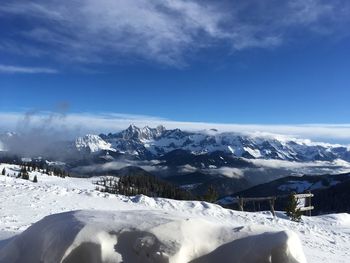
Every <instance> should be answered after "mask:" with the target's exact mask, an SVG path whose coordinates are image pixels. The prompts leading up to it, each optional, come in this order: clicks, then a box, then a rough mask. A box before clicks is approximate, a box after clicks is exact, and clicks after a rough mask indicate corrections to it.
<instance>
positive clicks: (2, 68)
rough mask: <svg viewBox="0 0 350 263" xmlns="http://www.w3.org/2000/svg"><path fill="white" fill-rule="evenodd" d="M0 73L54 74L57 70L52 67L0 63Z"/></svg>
mask: <svg viewBox="0 0 350 263" xmlns="http://www.w3.org/2000/svg"><path fill="white" fill-rule="evenodd" d="M0 73H23V74H39V73H44V74H55V73H58V71H57V70H56V69H52V68H37V67H20V66H9V65H1V64H0Z"/></svg>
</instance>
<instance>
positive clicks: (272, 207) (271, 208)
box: [269, 198, 276, 217]
mask: <svg viewBox="0 0 350 263" xmlns="http://www.w3.org/2000/svg"><path fill="white" fill-rule="evenodd" d="M275 199H276V198H271V199H270V200H269V202H270V210H271V213H272V214H273V216H274V217H275V216H276V213H275Z"/></svg>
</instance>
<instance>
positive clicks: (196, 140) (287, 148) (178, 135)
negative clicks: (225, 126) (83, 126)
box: [74, 125, 350, 162]
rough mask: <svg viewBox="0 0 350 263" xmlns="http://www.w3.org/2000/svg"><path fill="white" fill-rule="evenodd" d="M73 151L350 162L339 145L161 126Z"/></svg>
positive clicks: (87, 142) (80, 143) (84, 142)
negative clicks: (192, 130)
mask: <svg viewBox="0 0 350 263" xmlns="http://www.w3.org/2000/svg"><path fill="white" fill-rule="evenodd" d="M74 147H75V148H76V150H77V151H79V152H81V151H84V152H90V153H96V152H99V151H111V152H119V153H123V154H129V155H133V156H137V157H138V158H140V159H147V158H156V159H157V158H159V157H160V156H163V155H164V154H167V153H170V152H172V151H174V150H184V151H187V152H190V153H192V154H195V155H203V154H208V153H212V152H224V153H226V154H230V155H232V156H234V157H238V158H239V157H244V158H247V159H275V160H288V161H296V162H306V161H334V160H336V159H341V160H345V161H350V151H349V149H348V147H346V146H341V145H332V144H325V143H313V142H310V141H307V140H299V139H285V138H283V139H281V138H278V137H271V136H269V137H263V136H251V135H243V134H238V133H233V132H224V133H220V132H217V131H214V130H210V131H205V132H187V131H182V130H180V129H173V130H167V129H165V128H164V127H163V126H158V127H157V128H150V127H148V126H146V127H144V128H139V127H136V126H135V125H130V126H129V127H128V128H127V129H126V130H123V131H121V132H118V133H113V134H112V133H109V134H100V135H86V136H83V137H79V138H77V139H76V140H75V145H74Z"/></svg>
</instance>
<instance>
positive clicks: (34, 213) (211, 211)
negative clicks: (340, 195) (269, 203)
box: [0, 164, 350, 263]
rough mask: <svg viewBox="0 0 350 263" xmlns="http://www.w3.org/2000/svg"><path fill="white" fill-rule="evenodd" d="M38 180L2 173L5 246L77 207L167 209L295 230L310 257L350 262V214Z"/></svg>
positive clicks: (12, 170)
mask: <svg viewBox="0 0 350 263" xmlns="http://www.w3.org/2000/svg"><path fill="white" fill-rule="evenodd" d="M4 167H6V171H7V172H8V173H9V174H10V175H15V174H16V173H18V172H19V168H18V167H17V166H15V165H8V164H0V172H1V171H2V169H3V168H4ZM35 175H37V177H38V181H39V182H38V183H33V182H31V181H26V180H23V179H17V178H15V177H11V176H10V177H7V176H2V175H0V247H1V246H2V245H3V244H4V243H6V239H7V238H9V237H11V236H14V235H16V234H19V233H21V232H22V231H24V230H25V229H27V228H28V227H29V226H31V225H32V224H33V223H35V222H37V221H39V220H41V219H42V218H43V217H45V216H47V215H50V214H55V213H61V212H65V211H72V210H81V209H84V210H85V209H88V210H110V211H118V210H142V209H143V210H144V209H151V210H162V211H169V212H175V213H177V214H179V215H183V216H189V217H193V218H203V219H205V220H208V221H212V222H220V223H223V224H227V225H229V226H232V227H240V226H251V225H260V226H270V227H273V228H274V229H276V230H288V229H289V230H293V231H294V232H296V233H297V234H298V236H299V237H300V239H301V241H302V245H303V249H304V252H305V255H306V258H307V260H308V262H311V263H312V262H314V263H319V262H332V263H333V262H339V263H342V262H344V263H345V262H349V259H350V215H349V214H332V215H324V216H316V217H311V218H310V217H303V222H301V223H294V222H291V221H290V220H288V219H286V218H285V216H284V215H283V213H282V212H278V213H277V217H276V218H273V216H272V215H271V213H270V212H260V213H249V212H238V211H232V210H228V209H223V208H221V207H220V206H218V205H214V204H210V203H206V202H198V201H175V200H170V199H162V198H149V197H146V196H135V197H125V196H121V195H112V194H108V193H101V192H98V191H96V190H95V186H94V185H93V184H92V181H93V180H95V179H96V178H89V179H83V178H59V177H55V176H48V175H45V174H41V173H39V172H31V173H30V180H32V179H33V177H34V176H35Z"/></svg>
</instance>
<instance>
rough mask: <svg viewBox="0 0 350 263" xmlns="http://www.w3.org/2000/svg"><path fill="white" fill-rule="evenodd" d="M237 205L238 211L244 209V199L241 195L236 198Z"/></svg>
mask: <svg viewBox="0 0 350 263" xmlns="http://www.w3.org/2000/svg"><path fill="white" fill-rule="evenodd" d="M238 206H239V210H240V211H244V209H243V206H244V200H243V197H239V199H238Z"/></svg>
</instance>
